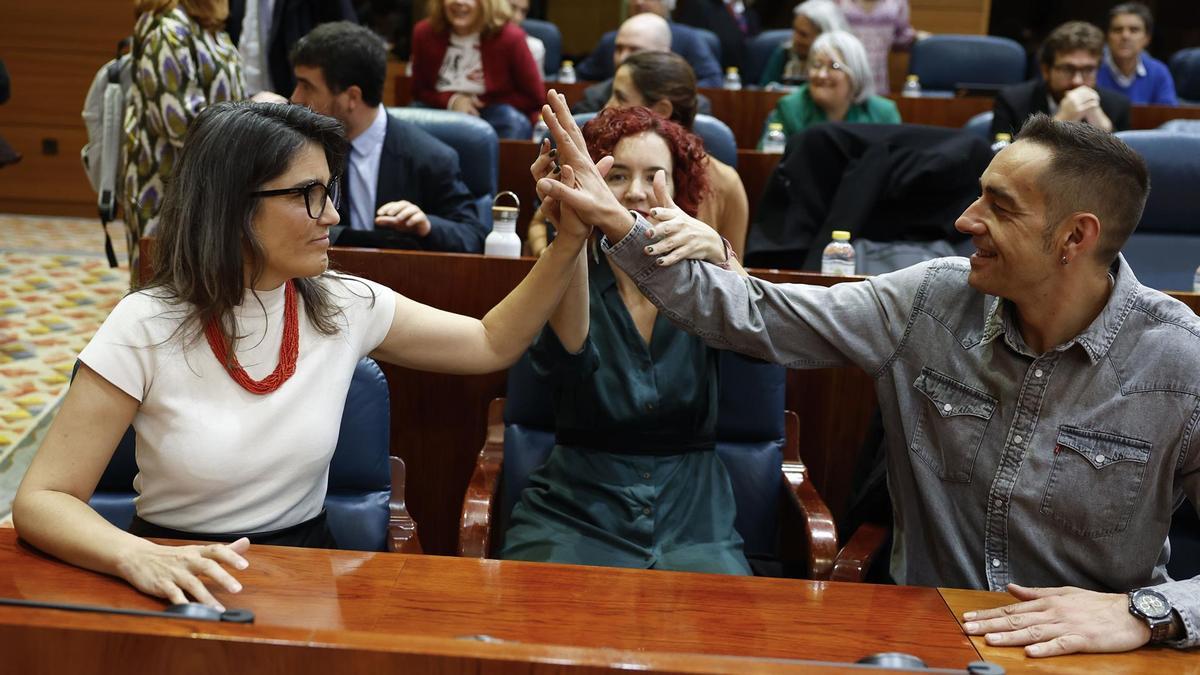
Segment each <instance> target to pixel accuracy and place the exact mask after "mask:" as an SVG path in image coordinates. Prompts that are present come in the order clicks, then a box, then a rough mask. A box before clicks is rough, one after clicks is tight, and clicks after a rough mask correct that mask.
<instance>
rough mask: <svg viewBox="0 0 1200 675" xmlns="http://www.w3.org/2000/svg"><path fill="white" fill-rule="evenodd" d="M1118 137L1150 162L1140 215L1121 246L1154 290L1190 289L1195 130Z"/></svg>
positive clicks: (1195, 218)
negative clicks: (1140, 219)
mask: <svg viewBox="0 0 1200 675" xmlns="http://www.w3.org/2000/svg"><path fill="white" fill-rule="evenodd" d="M1117 137H1118V138H1120V139H1121V140H1123V141H1125V142H1126V143H1127V144H1129V146H1130V147H1132V148H1133V149H1134V150H1136V151H1137V152H1138V153H1139V154H1141V155H1142V157H1143V158H1145V160H1146V164H1147V165H1148V166H1149V168H1150V186H1151V188H1150V198H1149V199H1148V200H1147V201H1146V210H1145V211H1143V212H1142V221H1141V223H1140V224H1139V225H1138V227H1137V230H1135V231H1134V233H1133V235H1132V236H1131V237H1130V238H1129V241H1128V242H1126V244H1125V248H1124V249H1123V250H1122V251H1121V252H1122V253H1124V254H1125V259H1126V260H1127V261H1128V262H1129V265H1130V267H1132V268H1133V273H1134V274H1136V275H1137V278H1138V280H1139V281H1141V282H1142V283H1143V284H1145V285H1147V286H1150V287H1151V288H1157V289H1159V290H1175V291H1179V290H1191V288H1192V275H1193V274H1194V273H1195V271H1196V266H1197V265H1200V192H1198V191H1197V189H1196V188H1197V186H1200V136H1192V135H1187V134H1178V133H1171V132H1169V131H1161V130H1157V129H1153V130H1145V131H1122V132H1120V133H1118V134H1117Z"/></svg>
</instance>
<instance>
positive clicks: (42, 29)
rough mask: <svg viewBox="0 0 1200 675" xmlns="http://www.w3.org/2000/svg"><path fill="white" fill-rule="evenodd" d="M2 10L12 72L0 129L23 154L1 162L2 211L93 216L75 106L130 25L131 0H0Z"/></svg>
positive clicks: (2, 37) (0, 40)
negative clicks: (10, 161) (12, 161)
mask: <svg viewBox="0 0 1200 675" xmlns="http://www.w3.org/2000/svg"><path fill="white" fill-rule="evenodd" d="M0 17H3V18H2V19H0V59H3V60H4V63H5V64H6V65H7V67H8V71H9V74H10V76H11V77H12V98H10V99H9V101H8V103H6V104H4V105H2V106H0V136H3V137H4V138H5V139H7V140H8V142H9V143H11V144H12V145H13V147H14V148H16V149H17V151H18V152H20V153H21V154H22V155H24V158H23V159H22V160H21V162H20V163H18V164H15V165H13V166H8V167H5V168H3V169H0V212H20V213H46V214H59V215H82V216H89V215H95V213H96V196H95V193H93V192H92V189H91V186H90V185H88V182H87V177H86V176H85V175H84V173H83V165H82V164H81V163H80V161H79V150H80V149H81V148H82V147H83V144H84V142H85V140H86V138H87V133H86V132H85V131H84V126H83V119H82V118H81V117H80V115H79V113H80V111H81V110H83V100H84V98H85V97H86V96H87V90H88V87H89V86H91V83H92V77H93V76H95V74H96V70H97V69H99V68H100V66H101V65H103V64H104V62H105V61H107V60H108V59H111V58H112V57H113V55H114V54H115V52H116V45H117V42H118V41H119V40H120V39H121V38H123V37H125V36H126V35H128V34H129V33H130V32H131V31H132V30H133V2H132V1H131V0H37V1H36V2H19V1H18V0H3V2H0Z"/></svg>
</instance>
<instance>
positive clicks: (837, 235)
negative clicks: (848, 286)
mask: <svg viewBox="0 0 1200 675" xmlns="http://www.w3.org/2000/svg"><path fill="white" fill-rule="evenodd" d="M821 274H832V275H835V276H839V277H848V276H850V275H852V274H854V247H853V246H851V245H850V233H849V232H847V231H845V230H834V231H833V241H831V242H829V245H828V246H826V247H825V252H824V253H822V254H821Z"/></svg>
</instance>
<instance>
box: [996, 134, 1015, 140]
mask: <svg viewBox="0 0 1200 675" xmlns="http://www.w3.org/2000/svg"><path fill="white" fill-rule="evenodd" d="M996 140H998V141H1005V142H1008V141H1011V140H1012V134H1006V133H1004V132H1000V133H998V134H996Z"/></svg>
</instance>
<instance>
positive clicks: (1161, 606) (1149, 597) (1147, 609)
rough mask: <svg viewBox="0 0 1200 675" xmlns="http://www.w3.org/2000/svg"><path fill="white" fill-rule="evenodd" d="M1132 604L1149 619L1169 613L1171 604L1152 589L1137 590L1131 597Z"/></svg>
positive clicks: (1158, 617)
mask: <svg viewBox="0 0 1200 675" xmlns="http://www.w3.org/2000/svg"><path fill="white" fill-rule="evenodd" d="M1133 605H1134V607H1137V610H1138V611H1139V612H1141V613H1142V614H1144V615H1145V616H1147V617H1149V618H1151V619H1160V618H1163V617H1165V616H1167V615H1168V614H1170V613H1171V606H1170V605H1168V604H1167V601H1166V599H1165V598H1163V597H1162V596H1161V595H1159V594H1158V593H1155V592H1153V591H1145V590H1143V591H1139V592H1138V593H1137V594H1136V595H1134V597H1133Z"/></svg>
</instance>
